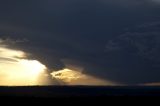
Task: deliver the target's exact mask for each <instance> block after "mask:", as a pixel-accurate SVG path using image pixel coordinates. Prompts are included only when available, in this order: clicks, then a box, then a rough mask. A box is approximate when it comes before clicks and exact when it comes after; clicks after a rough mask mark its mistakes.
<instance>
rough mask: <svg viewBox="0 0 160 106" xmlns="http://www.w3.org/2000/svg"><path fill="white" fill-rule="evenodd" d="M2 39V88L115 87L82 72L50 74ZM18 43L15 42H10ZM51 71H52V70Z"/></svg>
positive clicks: (0, 66) (60, 71)
mask: <svg viewBox="0 0 160 106" xmlns="http://www.w3.org/2000/svg"><path fill="white" fill-rule="evenodd" d="M7 41H8V40H2V39H0V86H35V85H115V83H113V82H109V81H106V80H101V79H98V78H96V77H92V76H89V75H85V74H83V73H82V70H71V69H68V68H67V67H66V68H65V69H63V70H59V71H53V70H52V71H53V72H48V70H49V69H48V68H47V67H46V66H45V65H44V64H42V63H41V62H40V61H38V60H33V59H29V58H28V56H27V55H28V54H27V53H25V52H24V51H21V50H16V49H11V48H9V46H8V45H6V44H5V43H6V42H7ZM9 41H12V42H16V41H13V40H11V39H10V40H9ZM50 70H51V69H50Z"/></svg>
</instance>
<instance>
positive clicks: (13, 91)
mask: <svg viewBox="0 0 160 106" xmlns="http://www.w3.org/2000/svg"><path fill="white" fill-rule="evenodd" d="M0 96H1V97H32V98H70V97H108V96H160V87H153V86H123V87H122V86H109V87H107V86H106V87H105V86H20V87H4V86H1V87H0Z"/></svg>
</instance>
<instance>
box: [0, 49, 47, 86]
mask: <svg viewBox="0 0 160 106" xmlns="http://www.w3.org/2000/svg"><path fill="white" fill-rule="evenodd" d="M46 70H47V68H46V66H45V65H43V64H42V63H41V62H39V61H38V60H29V59H26V53H24V52H23V51H17V50H13V49H9V48H6V47H0V85H4V86H25V85H43V84H42V83H41V79H44V78H42V77H45V75H46Z"/></svg>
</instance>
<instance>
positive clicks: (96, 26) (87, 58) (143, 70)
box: [0, 0, 160, 84]
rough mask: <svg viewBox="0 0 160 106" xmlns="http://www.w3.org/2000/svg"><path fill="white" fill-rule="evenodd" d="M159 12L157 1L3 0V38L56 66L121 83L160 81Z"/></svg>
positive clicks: (0, 27) (0, 11) (0, 25)
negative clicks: (77, 69)
mask: <svg viewBox="0 0 160 106" xmlns="http://www.w3.org/2000/svg"><path fill="white" fill-rule="evenodd" d="M155 1H156V0H155ZM157 2H159V1H158V0H157ZM159 11H160V8H159V5H157V4H155V3H154V2H153V0H134V1H131V0H92V1H90V0H87V1H86V0H57V1H56V0H37V1H31V0H28V1H21V0H15V1H11V0H5V1H1V3H0V17H1V19H0V37H1V38H2V39H4V40H6V39H14V40H11V41H16V42H11V41H9V40H8V43H10V46H11V47H12V48H18V49H20V50H23V51H25V52H29V53H31V54H33V55H31V56H30V58H32V59H33V58H35V59H38V60H39V61H41V62H42V63H43V64H45V65H46V66H47V67H49V68H50V69H53V70H57V71H58V70H62V69H64V68H66V66H67V65H68V64H69V65H70V66H72V65H76V66H77V67H82V68H83V73H85V74H87V75H92V76H96V77H98V78H101V79H104V80H111V81H114V82H117V83H122V84H138V83H149V82H160V78H159V76H158V75H159V74H160V72H159V71H158V70H159V69H160V67H159V66H160V63H159V61H160V59H159V58H160V55H159V52H160V50H159V42H160V38H159V36H158V35H159V34H160V31H159V29H160V23H159V22H160V14H159Z"/></svg>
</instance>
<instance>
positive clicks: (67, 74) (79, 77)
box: [51, 68, 116, 86]
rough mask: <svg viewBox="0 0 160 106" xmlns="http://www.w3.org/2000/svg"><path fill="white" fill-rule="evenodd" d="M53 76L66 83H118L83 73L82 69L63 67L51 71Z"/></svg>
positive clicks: (111, 84)
mask: <svg viewBox="0 0 160 106" xmlns="http://www.w3.org/2000/svg"><path fill="white" fill-rule="evenodd" d="M51 75H52V77H53V78H56V79H58V80H61V81H63V82H64V83H66V85H110V86H113V85H116V84H115V83H113V82H111V81H106V80H102V79H99V78H96V77H93V76H90V75H86V74H83V73H82V72H81V71H77V70H76V71H75V70H71V69H67V68H65V69H63V70H60V71H55V72H52V73H51Z"/></svg>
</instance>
